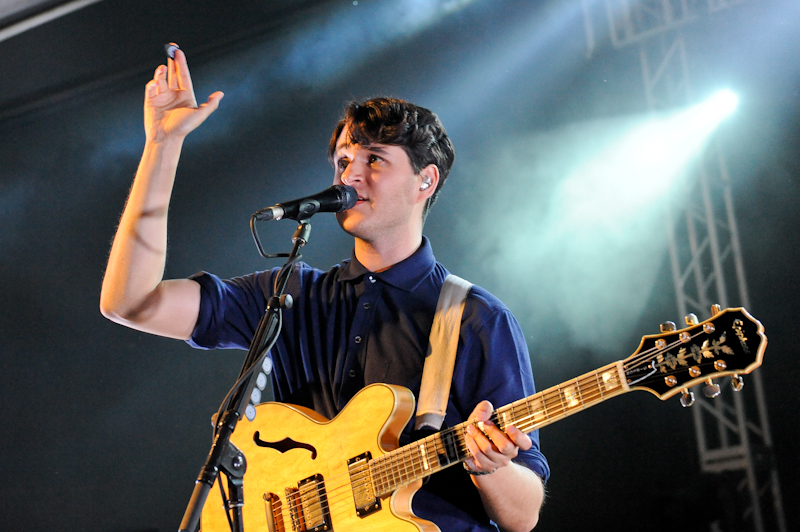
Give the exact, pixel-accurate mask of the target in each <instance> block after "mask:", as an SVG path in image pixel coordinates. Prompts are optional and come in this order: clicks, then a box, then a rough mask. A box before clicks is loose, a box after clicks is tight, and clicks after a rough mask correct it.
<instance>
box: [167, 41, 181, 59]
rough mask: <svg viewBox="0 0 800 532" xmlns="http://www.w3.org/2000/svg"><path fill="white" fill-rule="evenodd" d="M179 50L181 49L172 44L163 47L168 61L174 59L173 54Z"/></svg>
mask: <svg viewBox="0 0 800 532" xmlns="http://www.w3.org/2000/svg"><path fill="white" fill-rule="evenodd" d="M180 48H181V47H180V46H178V45H177V44H175V43H174V42H171V43H169V44H165V45H164V51H165V52H166V53H167V57H169V58H170V59H175V52H176V51H177V50H180Z"/></svg>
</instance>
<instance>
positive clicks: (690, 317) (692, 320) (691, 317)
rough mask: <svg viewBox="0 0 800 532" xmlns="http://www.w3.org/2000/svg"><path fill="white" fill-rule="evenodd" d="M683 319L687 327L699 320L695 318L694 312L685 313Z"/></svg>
mask: <svg viewBox="0 0 800 532" xmlns="http://www.w3.org/2000/svg"><path fill="white" fill-rule="evenodd" d="M684 319H685V320H686V325H688V326H689V327H691V326H692V325H697V324H698V323H700V320H698V319H697V314H695V313H694V312H690V313H689V314H687V315H686V317H685V318H684Z"/></svg>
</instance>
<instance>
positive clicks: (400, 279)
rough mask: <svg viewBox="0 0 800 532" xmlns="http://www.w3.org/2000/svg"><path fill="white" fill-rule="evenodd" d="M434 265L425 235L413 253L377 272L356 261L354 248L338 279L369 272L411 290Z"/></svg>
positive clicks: (384, 280)
mask: <svg viewBox="0 0 800 532" xmlns="http://www.w3.org/2000/svg"><path fill="white" fill-rule="evenodd" d="M435 266H436V258H435V257H434V256H433V249H432V248H431V243H430V241H429V240H428V238H427V237H425V236H423V237H422V245H421V246H420V247H419V249H417V251H415V252H414V254H413V255H411V256H410V257H408V258H407V259H405V260H403V261H401V262H398V263H397V264H395V265H394V266H392V267H391V268H389V269H388V270H386V271H382V272H379V273H370V271H369V270H367V268H365V267H364V265H362V264H361V263H360V262H358V259H356V255H355V250H354V251H353V255H352V259H350V261H348V262H347V263H346V264H345V265H344V268H343V269H342V273H341V274H340V275H339V280H340V281H351V280H354V279H357V278H359V277H362V276H363V275H367V274H369V275H372V276H373V277H374V278H376V279H379V280H381V281H383V282H384V283H387V284H390V285H392V286H394V287H395V288H399V289H401V290H405V291H406V292H411V291H412V290H414V289H415V288H417V286H419V284H420V283H421V282H422V281H423V280H424V279H425V278H426V277H427V276H428V275H430V273H431V272H432V271H433V269H434V267H435Z"/></svg>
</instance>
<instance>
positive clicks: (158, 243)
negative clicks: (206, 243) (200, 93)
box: [101, 139, 182, 324]
mask: <svg viewBox="0 0 800 532" xmlns="http://www.w3.org/2000/svg"><path fill="white" fill-rule="evenodd" d="M181 147H182V139H175V140H167V141H165V142H161V143H156V142H152V141H148V142H147V143H146V144H145V149H144V153H143V154H142V160H141V162H140V163H139V168H138V170H137V172H136V178H135V179H134V182H133V186H132V187H131V191H130V195H129V197H128V201H127V203H126V205H125V209H124V211H123V213H122V217H121V218H120V223H119V227H118V228H117V233H116V236H115V237H114V243H113V245H112V247H111V253H110V255H109V260H108V267H107V269H106V274H105V278H104V279H103V289H102V293H101V309H102V311H103V314H104V315H106V316H107V317H109V318H110V319H112V320H114V321H120V322H126V321H129V320H136V319H138V318H141V317H142V314H143V313H146V312H147V307H148V298H150V297H152V294H153V293H154V291H155V290H156V288H157V287H158V285H159V283H160V282H161V281H162V279H163V275H164V266H165V262H166V253H167V212H168V210H169V201H170V197H171V195H172V187H173V183H174V181H175V172H176V169H177V165H178V159H179V157H180V152H181ZM126 324H129V323H126Z"/></svg>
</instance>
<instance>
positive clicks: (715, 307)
mask: <svg viewBox="0 0 800 532" xmlns="http://www.w3.org/2000/svg"><path fill="white" fill-rule="evenodd" d="M721 311H722V307H720V306H719V305H711V317H712V318H713V317H714V316H716V315H717V314H719V313H720V312H721Z"/></svg>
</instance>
